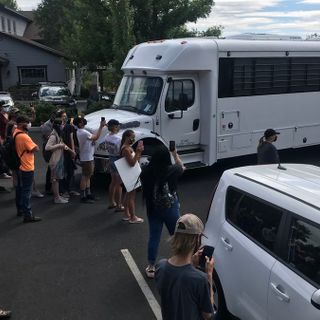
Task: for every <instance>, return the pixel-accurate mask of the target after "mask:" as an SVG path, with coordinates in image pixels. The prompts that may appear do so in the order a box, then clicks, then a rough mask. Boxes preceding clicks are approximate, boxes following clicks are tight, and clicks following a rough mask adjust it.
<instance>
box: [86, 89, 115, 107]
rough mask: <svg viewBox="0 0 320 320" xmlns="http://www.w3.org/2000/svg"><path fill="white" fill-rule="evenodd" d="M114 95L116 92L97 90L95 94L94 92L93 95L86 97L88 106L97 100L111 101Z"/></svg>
mask: <svg viewBox="0 0 320 320" xmlns="http://www.w3.org/2000/svg"><path fill="white" fill-rule="evenodd" d="M115 95H116V94H115V93H114V92H103V91H99V92H97V94H95V95H94V96H90V97H89V98H88V99H87V104H88V106H90V105H91V104H92V103H94V102H99V101H109V102H113V100H114V97H115Z"/></svg>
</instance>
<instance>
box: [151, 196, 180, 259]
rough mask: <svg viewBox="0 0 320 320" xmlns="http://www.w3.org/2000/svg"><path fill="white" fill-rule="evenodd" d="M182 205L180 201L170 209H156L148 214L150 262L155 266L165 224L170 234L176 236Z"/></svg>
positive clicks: (176, 201)
mask: <svg viewBox="0 0 320 320" xmlns="http://www.w3.org/2000/svg"><path fill="white" fill-rule="evenodd" d="M179 209H180V203H179V201H178V199H176V200H175V203H174V204H173V205H172V207H171V208H169V209H163V208H161V209H160V208H154V209H153V210H152V212H148V213H147V216H148V222H149V241H148V261H149V264H151V265H154V264H155V262H156V259H157V255H158V249H159V243H160V239H161V233H162V227H163V224H165V225H166V227H167V229H168V231H169V234H170V235H171V236H172V235H173V234H174V229H175V226H176V223H177V220H178V219H179V217H180V210H179Z"/></svg>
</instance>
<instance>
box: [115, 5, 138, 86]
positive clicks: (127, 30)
mask: <svg viewBox="0 0 320 320" xmlns="http://www.w3.org/2000/svg"><path fill="white" fill-rule="evenodd" d="M110 9H111V21H112V51H113V56H114V59H113V66H114V68H115V70H117V72H115V74H114V76H115V77H116V78H117V79H116V80H118V81H120V79H121V74H120V72H119V71H120V69H121V65H122V63H123V60H124V58H125V57H126V55H127V53H128V51H129V49H130V48H131V47H132V46H133V45H134V41H135V39H134V35H133V33H132V32H131V30H132V28H133V10H132V8H131V7H130V3H129V0H110Z"/></svg>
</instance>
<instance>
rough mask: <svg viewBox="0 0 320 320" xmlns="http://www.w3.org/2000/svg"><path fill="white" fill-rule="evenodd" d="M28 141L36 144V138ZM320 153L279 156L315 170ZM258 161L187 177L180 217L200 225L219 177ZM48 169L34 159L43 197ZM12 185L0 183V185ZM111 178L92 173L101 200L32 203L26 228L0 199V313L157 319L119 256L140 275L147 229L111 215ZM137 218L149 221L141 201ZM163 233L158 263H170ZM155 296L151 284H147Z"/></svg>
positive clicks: (25, 318) (18, 319)
mask: <svg viewBox="0 0 320 320" xmlns="http://www.w3.org/2000/svg"><path fill="white" fill-rule="evenodd" d="M32 136H33V137H34V139H35V140H36V141H38V142H39V134H37V133H33V134H32ZM319 151H320V148H319V147H313V148H305V149H300V150H290V151H285V152H281V154H280V157H281V159H282V161H283V162H304V163H313V164H318V163H320V162H319V160H318V158H319V154H320V152H319ZM255 161H256V157H255V156H248V157H242V158H237V159H229V160H225V161H223V162H222V163H218V164H216V165H214V166H212V167H210V168H204V169H199V170H193V171H189V172H186V173H185V174H184V175H183V177H182V178H181V181H180V184H179V195H180V201H181V212H182V213H186V212H193V213H196V214H198V215H199V216H200V217H201V219H202V220H205V218H206V215H207V212H208V208H209V204H210V201H211V198H212V194H213V191H214V187H215V185H216V183H217V181H218V179H219V177H220V175H221V173H222V172H223V170H225V169H227V168H230V167H234V166H239V165H246V164H254V163H255ZM45 170H46V167H45V163H44V162H43V160H42V159H41V155H40V154H39V155H37V159H36V183H37V187H38V188H39V189H40V190H41V191H43V189H44V176H45ZM9 184H10V182H9V181H5V180H0V186H1V185H6V186H9ZM107 187H108V177H107V176H106V175H104V174H97V175H96V176H95V177H94V179H93V189H94V192H95V194H96V195H97V196H98V197H100V200H98V201H96V203H95V204H81V203H80V199H79V197H72V198H71V200H70V202H69V204H66V205H58V204H53V199H52V196H45V197H44V198H42V199H37V198H36V199H33V200H32V207H33V212H34V214H35V215H38V216H40V217H42V218H43V220H42V221H41V222H39V223H34V224H23V223H22V219H21V218H18V217H16V211H15V205H14V192H11V193H1V194H0V255H1V256H0V307H1V306H2V307H5V308H8V309H11V310H12V311H13V315H12V319H13V320H38V319H39V320H51V319H54V320H63V319H67V320H82V319H83V320H84V319H90V320H102V319H108V320H112V319H123V320H125V319H130V320H135V319H137V320H141V319H145V320H149V319H150V320H152V319H155V316H154V314H153V312H152V310H151V308H150V306H149V304H148V301H147V300H146V298H145V296H144V295H143V293H142V291H141V290H140V288H139V286H138V283H137V281H136V280H135V278H134V276H133V274H132V273H131V271H130V269H129V267H128V265H127V263H126V261H125V259H124V257H123V255H122V253H121V249H128V250H129V251H130V253H131V255H132V257H133V259H134V261H135V263H136V264H137V266H138V268H139V270H140V272H141V273H142V274H143V276H144V268H145V266H146V264H147V259H146V252H147V239H148V223H147V221H146V220H145V223H143V224H141V225H130V224H128V223H125V222H122V221H121V214H120V213H115V212H114V211H112V210H108V209H107V206H108V203H107ZM136 212H137V214H138V215H139V216H142V217H143V218H145V219H146V214H145V212H146V209H145V206H144V205H143V200H142V195H141V193H140V192H138V194H137V210H136ZM167 239H168V233H167V231H166V230H165V229H164V232H163V236H162V242H161V245H160V252H159V258H161V257H168V255H169V245H168V242H167ZM147 284H148V286H149V287H150V289H151V290H152V292H153V293H154V295H155V297H156V298H157V299H158V300H159V297H158V295H157V293H156V291H155V286H154V281H153V280H149V279H147Z"/></svg>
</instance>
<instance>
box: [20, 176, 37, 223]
mask: <svg viewBox="0 0 320 320" xmlns="http://www.w3.org/2000/svg"><path fill="white" fill-rule="evenodd" d="M16 172H17V185H16V206H17V211H18V214H19V215H24V216H25V217H29V216H32V211H31V195H32V185H33V175H34V171H21V170H17V171H16Z"/></svg>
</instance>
